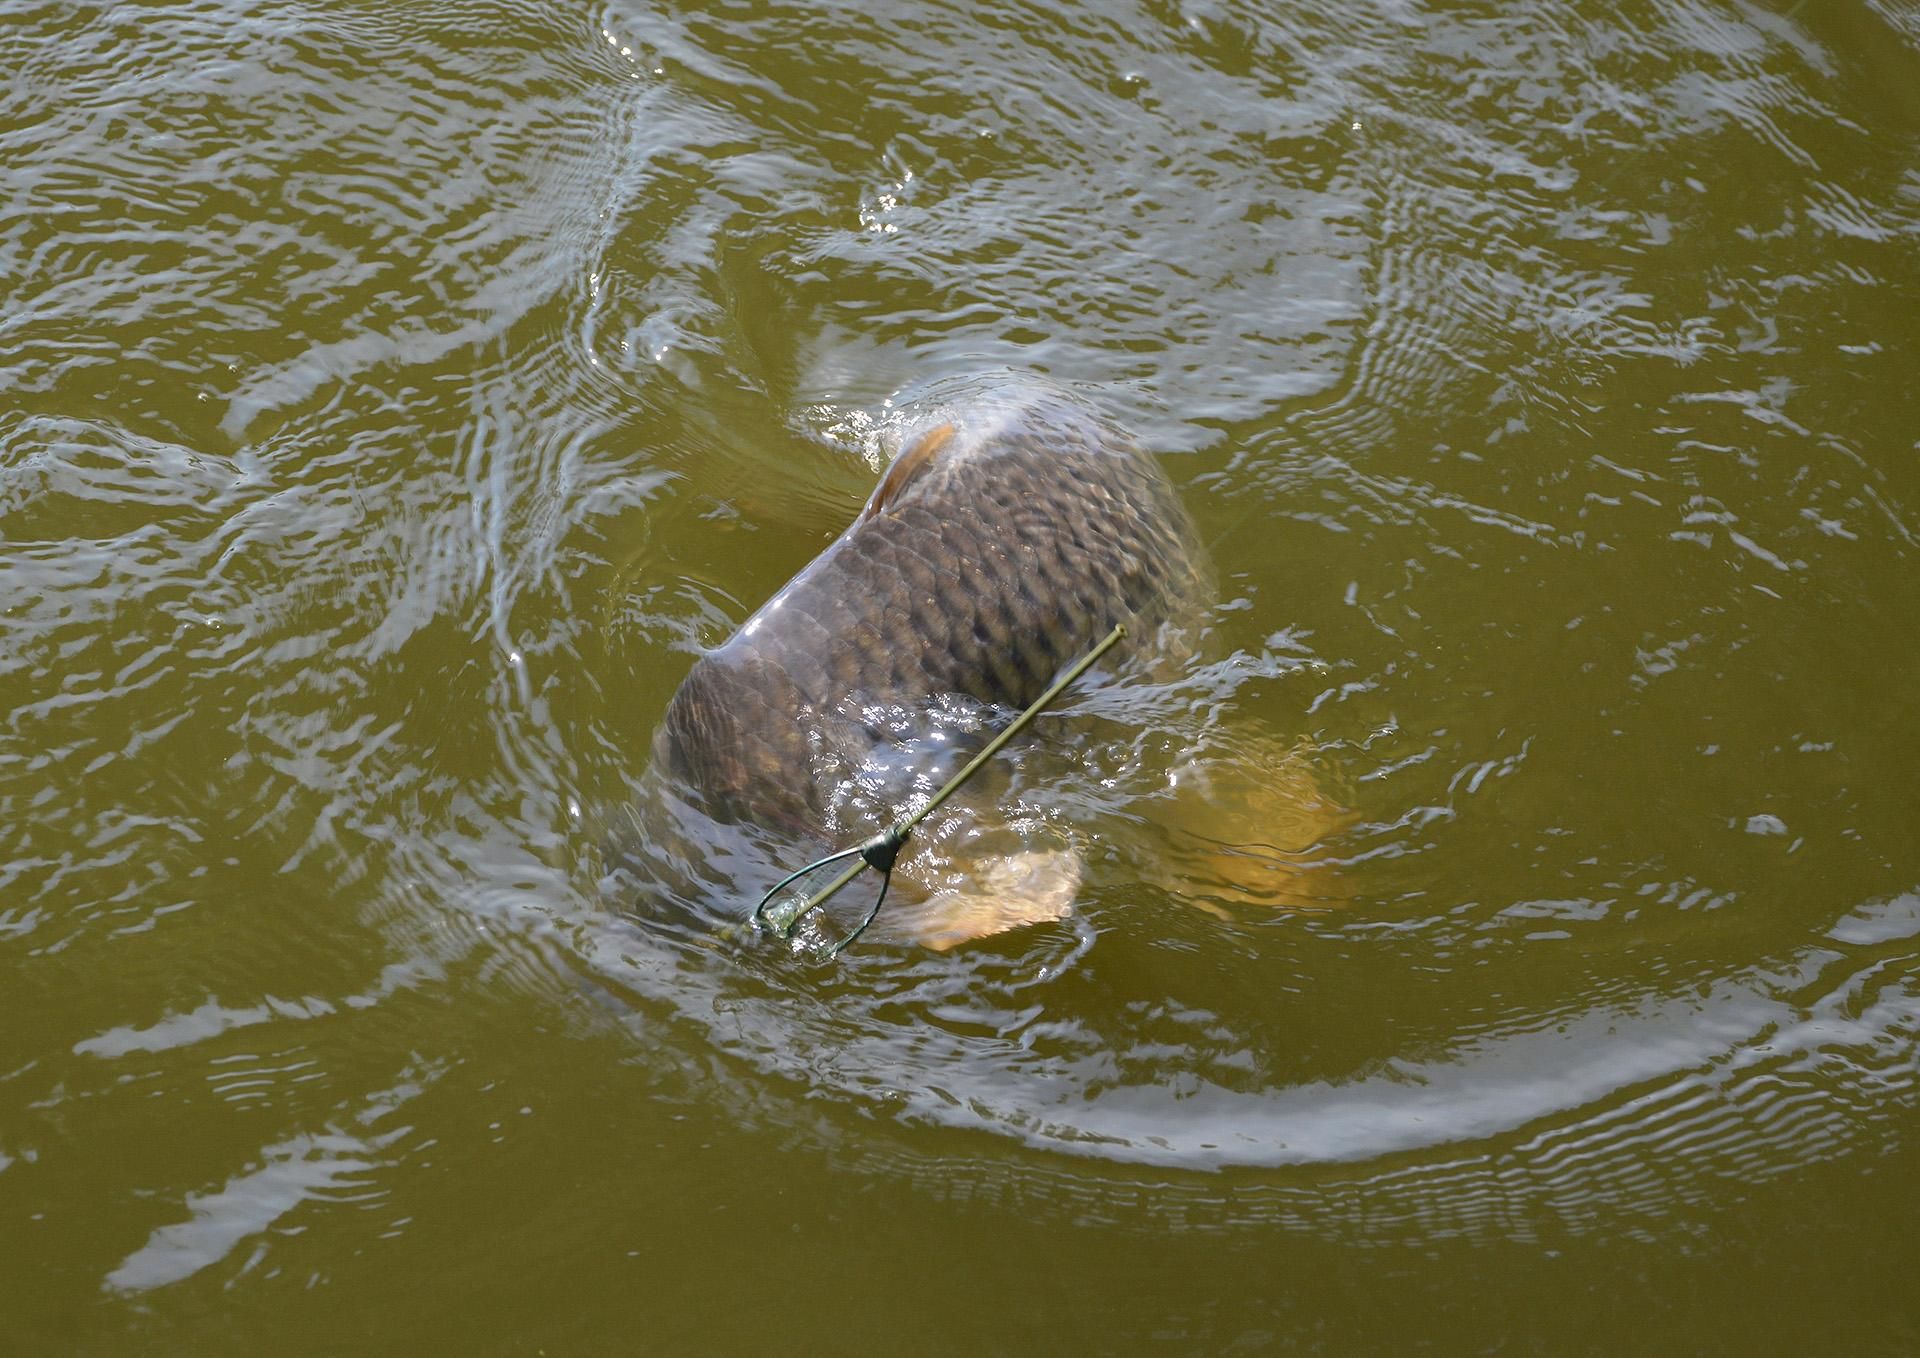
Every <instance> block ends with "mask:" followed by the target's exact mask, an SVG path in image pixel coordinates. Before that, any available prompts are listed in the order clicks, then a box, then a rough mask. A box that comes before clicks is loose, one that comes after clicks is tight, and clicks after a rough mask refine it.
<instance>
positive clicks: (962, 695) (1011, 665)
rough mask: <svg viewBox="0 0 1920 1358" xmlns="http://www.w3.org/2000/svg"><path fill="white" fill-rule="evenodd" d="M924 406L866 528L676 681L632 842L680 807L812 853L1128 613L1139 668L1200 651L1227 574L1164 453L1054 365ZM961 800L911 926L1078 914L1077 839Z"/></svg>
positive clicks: (882, 811) (752, 894) (914, 861)
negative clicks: (999, 817) (1056, 383)
mask: <svg viewBox="0 0 1920 1358" xmlns="http://www.w3.org/2000/svg"><path fill="white" fill-rule="evenodd" d="M916 412H917V413H916V415H915V417H914V419H913V420H912V421H911V422H910V423H909V424H908V425H907V426H906V427H905V429H904V430H903V432H902V435H901V437H900V440H899V451H898V453H897V454H896V455H895V457H894V458H893V460H892V463H891V465H890V466H889V467H888V468H887V471H886V474H885V475H884V476H883V477H882V479H881V481H880V484H879V485H878V487H876V488H875V490H874V491H873V493H872V495H871V497H870V498H869V499H868V501H867V503H866V506H865V508H864V509H862V510H861V512H860V514H859V516H858V517H857V518H856V519H855V520H854V522H853V523H852V524H851V525H850V526H849V527H848V528H847V529H846V531H845V532H843V533H842V534H841V535H840V537H839V538H838V539H837V540H836V541H835V542H834V543H833V544H832V545H831V546H829V547H828V548H827V549H826V550H825V551H824V552H822V553H821V554H820V555H819V556H818V557H816V558H815V559H814V560H813V561H812V562H811V563H809V564H808V565H807V566H806V567H805V569H803V570H802V571H801V572H800V573H799V574H798V575H796V576H795V577H794V578H793V579H792V580H790V581H789V582H788V583H787V584H786V585H785V587H783V588H782V589H781V590H780V591H779V592H778V593H777V594H775V595H774V596H773V598H771V599H769V600H768V601H767V602H766V603H765V604H764V605H762V606H761V607H760V608H759V609H758V610H757V611H756V612H755V613H754V614H753V615H752V616H751V617H750V618H748V619H747V621H746V622H745V623H744V624H743V625H742V626H741V627H740V629H739V631H737V632H736V633H735V634H734V635H733V636H732V637H731V638H730V639H729V640H728V641H727V642H726V643H725V644H723V645H721V646H720V647H719V648H717V649H715V650H713V651H711V652H709V653H707V654H706V655H704V656H702V657H701V658H700V659H699V661H698V662H696V663H695V665H694V667H693V669H692V672H691V673H689V674H688V675H687V677H686V680H685V681H684V682H683V683H682V684H681V685H680V687H679V689H678V691H677V692H675V694H674V695H673V698H672V701H671V702H670V703H669V704H668V707H667V711H666V715H665V718H664V720H663V721H662V722H661V724H660V726H659V728H658V730H657V732H656V734H655V737H654V741H653V752H652V754H653V766H652V768H651V770H650V771H649V775H648V778H649V784H650V786H649V787H648V788H647V789H646V790H645V792H643V796H642V799H641V802H640V804H639V805H640V808H641V809H639V810H638V811H637V812H636V815H635V818H634V824H633V825H632V827H630V831H629V833H628V835H627V836H626V839H627V844H626V845H625V846H624V849H623V850H622V851H621V852H622V854H623V856H633V855H642V854H644V853H645V852H646V851H647V849H648V847H649V845H650V843H655V842H657V841H659V840H660V839H662V838H663V837H665V836H667V835H668V834H669V833H670V832H669V830H668V828H667V823H668V820H669V819H671V818H670V817H666V816H664V815H663V814H662V812H661V807H662V806H663V804H664V801H666V800H671V801H674V802H675V803H677V806H678V810H679V814H680V815H681V817H682V818H684V814H685V812H686V811H687V810H688V809H689V808H691V809H692V810H693V811H694V812H695V813H696V814H697V815H699V816H702V817H707V818H710V819H711V820H712V821H714V822H718V823H720V824H736V825H749V826H755V827H761V828H763V829H765V830H768V831H772V832H774V833H775V834H776V835H777V836H784V837H785V838H786V839H787V840H788V841H790V842H791V843H792V844H793V845H794V846H795V847H794V849H793V850H792V853H793V854H794V856H795V864H794V865H796V866H797V863H798V862H799V861H804V858H803V857H801V855H806V856H811V853H812V852H813V851H817V849H818V848H819V847H820V846H822V845H826V844H833V845H836V846H839V845H845V844H849V843H853V842H857V841H858V840H859V839H861V838H864V837H865V836H866V835H868V834H870V833H872V832H873V831H874V830H876V829H878V828H882V827H884V826H885V825H887V824H889V823H891V822H892V821H893V820H894V819H895V818H896V817H897V816H898V815H899V814H901V813H903V812H905V811H907V810H909V809H910V808H911V804H912V803H913V799H914V798H915V797H916V796H917V797H920V798H922V799H924V797H925V796H926V795H927V794H928V793H929V792H930V791H931V789H932V788H933V787H934V786H937V784H938V782H939V781H940V780H941V778H943V777H944V776H945V775H946V774H947V773H948V772H951V770H952V769H953V768H954V767H955V766H957V763H958V761H959V760H960V759H961V758H964V757H965V756H966V755H967V754H968V753H970V752H971V750H972V749H975V748H977V747H978V746H979V745H980V744H982V743H984V741H985V739H986V738H988V737H989V736H990V735H991V733H992V731H993V730H995V729H997V728H998V727H999V726H1000V725H1004V724H1005V721H1006V720H1008V719H1010V717H1011V715H1012V714H1013V713H1014V712H1016V711H1018V710H1019V709H1021V708H1024V707H1025V706H1027V705H1028V704H1030V703H1031V702H1033V700H1034V699H1036V698H1037V697H1038V696H1039V695H1040V694H1041V693H1042V691H1043V690H1045V688H1046V687H1047V686H1048V684H1049V683H1051V682H1052V681H1053V679H1054V678H1055V677H1056V676H1057V675H1058V674H1059V673H1060V672H1061V671H1062V670H1063V669H1065V668H1066V667H1067V666H1069V665H1071V664H1072V663H1073V662H1074V661H1075V660H1076V659H1077V658H1079V657H1080V656H1081V655H1082V654H1084V653H1085V652H1086V651H1088V650H1089V649H1090V648H1091V647H1092V646H1093V645H1094V644H1095V643H1096V642H1097V641H1099V640H1100V639H1101V638H1102V637H1103V636H1105V635H1106V633H1107V632H1109V631H1110V630H1111V629H1112V628H1113V627H1114V625H1115V624H1118V623H1125V624H1126V625H1127V627H1128V634H1129V639H1128V641H1127V642H1126V643H1124V645H1125V646H1127V647H1128V648H1130V649H1131V650H1132V652H1133V655H1132V656H1131V663H1132V664H1134V665H1139V664H1143V663H1145V664H1151V663H1152V662H1153V661H1155V660H1160V661H1163V662H1169V663H1178V662H1179V660H1180V659H1181V658H1182V656H1183V655H1184V654H1185V652H1186V648H1187V646H1188V645H1189V644H1190V641H1191V636H1192V634H1194V633H1196V632H1197V630H1198V624H1199V620H1200V618H1201V616H1202V614H1203V612H1204V608H1205V605H1206V603H1207V601H1208V600H1209V599H1210V597H1211V590H1212V573H1211V569H1210V567H1209V565H1208V562H1207V558H1206V553H1205V550H1204V549H1203V547H1202V546H1201V544H1200V542H1199V540H1198V537H1197V535H1196V533H1195V530H1194V526H1193V522H1192V520H1191V519H1190V518H1189V517H1188V514H1187V512H1186V510H1185V508H1184V507H1183V506H1182V504H1181V502H1180V498H1179V496H1178V495H1177V494H1176V492H1175V491H1174V488H1173V486H1172V485H1171V484H1170V482H1169V481H1168V479H1167V477H1166V474H1165V473H1164V472H1163V471H1162V470H1161V468H1160V466H1159V464H1158V463H1157V462H1156V461H1155V459H1154V458H1153V457H1152V456H1150V455H1149V454H1148V453H1147V452H1146V451H1145V450H1143V449H1142V448H1141V447H1140V446H1139V445H1138V444H1137V443H1135V442H1134V441H1133V440H1132V439H1131V438H1130V437H1128V436H1127V435H1126V434H1124V433H1123V432H1122V431H1120V430H1119V429H1117V428H1115V427H1114V426H1112V425H1111V424H1109V423H1107V422H1106V421H1105V420H1103V419H1102V418H1100V417H1099V416H1098V415H1097V414H1096V413H1095V412H1094V411H1093V410H1092V409H1091V408H1090V407H1088V406H1087V405H1086V404H1085V403H1083V402H1082V401H1080V400H1079V399H1077V398H1076V397H1075V396H1073V395H1071V394H1069V393H1067V392H1065V391H1063V390H1061V389H1058V388H1055V387H1052V386H1050V385H1045V384H1042V383H1039V382H1023V383H1020V384H1018V385H1013V386H1001V387H998V388H987V389H983V388H979V387H975V388H972V389H971V390H969V391H968V392H967V393H966V394H965V395H964V396H963V397H961V398H958V399H947V400H933V401H929V402H925V403H923V404H922V405H920V406H918V407H917V408H916ZM1119 658H1121V657H1119V656H1118V654H1117V653H1116V656H1115V657H1110V659H1109V663H1112V661H1113V660H1114V659H1119ZM1216 772H1217V771H1216ZM1263 777H1264V775H1257V776H1256V779H1255V781H1260V779H1261V778H1263ZM1190 781H1191V780H1190ZM649 808H651V809H649ZM943 814H944V813H943ZM958 815H959V819H958V820H949V821H948V822H947V825H946V830H945V833H943V832H942V830H941V828H940V827H938V826H934V825H932V824H931V823H930V825H929V827H928V828H927V829H926V830H924V831H922V832H921V834H920V835H919V836H917V838H919V839H923V840H927V841H930V842H931V847H928V846H925V845H923V846H920V847H922V848H923V849H924V850H925V851H923V852H919V853H916V852H915V848H916V846H915V844H914V843H912V842H910V844H909V850H908V853H907V854H905V855H904V856H903V857H902V860H901V865H900V873H901V875H902V876H903V877H904V878H905V879H906V880H907V883H908V890H907V891H906V892H904V893H902V895H903V896H904V897H905V898H906V899H905V901H904V902H903V904H902V905H901V907H900V909H899V910H898V911H897V912H896V911H895V910H894V909H893V907H891V906H890V907H889V911H888V914H889V915H893V916H896V918H895V919H894V920H893V922H892V932H893V933H894V934H895V936H897V937H904V938H909V939H913V940H916V941H918V942H921V943H925V944H928V945H930V946H934V947H947V946H951V945H952V944H954V943H957V942H961V941H964V940H966V939H969V938H974V937H979V936H982V935H985V934H991V933H997V932H1000V931H1002V930H1005V929H1009V928H1013V927H1016V926H1019V925H1022V924H1028V923H1033V922H1038V921H1042V920H1050V919H1057V918H1060V917H1061V916H1063V915H1064V914H1066V913H1067V912H1068V910H1069V909H1070V907H1071V903H1072V900H1073V896H1074V893H1075V891H1076V890H1077V888H1078V884H1079V880H1080V859H1079V855H1078V853H1077V852H1076V851H1075V849H1074V847H1073V846H1072V845H1071V844H1070V843H1065V844H1063V843H1060V842H1058V841H1057V838H1056V839H1055V840H1052V841H1049V840H1048V839H1047V838H1046V836H1044V835H1043V836H1041V838H1040V842H1038V843H1036V842H1035V841H1034V838H1033V836H1032V835H1027V836H1025V837H1024V838H1023V837H1022V836H1020V835H1017V834H1016V835H1012V836H1009V835H1008V834H1006V833H1004V828H1005V827H998V828H999V829H1001V830H1002V831H1003V832H1002V833H1000V834H997V835H996V834H994V833H992V831H993V830H994V829H995V828H996V827H994V826H993V825H992V824H991V821H992V813H991V810H990V809H988V808H984V807H983V806H982V804H981V802H980V801H979V800H978V799H976V800H975V801H974V803H973V806H972V809H971V811H968V809H967V808H966V806H965V804H964V803H963V804H962V807H961V809H960V812H959V813H958ZM983 822H985V823H983ZM956 826H957V827H958V828H956ZM942 846H944V847H942ZM656 847H657V844H656ZM765 873H766V876H767V881H765V882H759V881H748V882H741V883H739V884H738V888H739V890H740V893H741V899H742V901H744V902H745V903H747V904H750V903H751V901H752V900H753V899H755V898H757V897H758V895H759V893H760V892H761V891H762V890H764V889H765V888H766V887H767V886H769V885H771V883H772V881H773V880H774V879H775V878H777V877H778V876H779V875H780V872H779V870H778V865H777V864H768V865H766V867H765ZM915 886H917V888H918V890H917V891H916V890H915V889H914V887H915ZM890 899H892V898H890Z"/></svg>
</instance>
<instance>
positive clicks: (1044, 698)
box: [752, 624, 1127, 957]
mask: <svg viewBox="0 0 1920 1358" xmlns="http://www.w3.org/2000/svg"><path fill="white" fill-rule="evenodd" d="M1126 634H1127V629H1126V627H1125V625H1124V624H1121V625H1116V626H1115V627H1114V629H1113V630H1112V631H1111V632H1109V633H1107V635H1106V636H1105V637H1103V638H1101V640H1100V643H1099V644H1098V645H1097V646H1095V647H1094V648H1093V649H1092V650H1090V651H1088V652H1087V653H1086V654H1085V655H1083V656H1081V657H1080V659H1078V660H1077V661H1075V662H1074V664H1073V667H1072V668H1071V669H1069V670H1068V671H1067V672H1066V673H1065V674H1062V675H1061V676H1060V677H1059V678H1058V679H1056V680H1054V681H1053V683H1052V684H1051V685H1050V686H1049V687H1048V688H1047V691H1046V692H1045V693H1042V694H1041V695H1040V696H1039V697H1038V698H1035V699H1034V700H1033V704H1032V706H1030V707H1028V708H1027V710H1026V711H1024V712H1022V713H1021V714H1020V715H1019V716H1017V717H1015V718H1014V719H1013V720H1012V721H1011V722H1009V723H1008V724H1007V728H1006V729H1005V730H1004V731H1002V732H1001V733H1000V734H999V735H997V736H995V737H994V738H993V739H992V740H990V741H988V742H987V744H986V746H985V748H983V749H982V750H981V751H980V753H979V754H977V755H975V756H974V757H973V758H972V759H970V760H968V761H967V766H966V767H965V768H963V769H961V770H960V772H958V773H956V774H954V775H953V777H951V778H949V779H948V780H947V781H946V783H945V784H944V785H943V786H942V787H941V789H940V790H939V791H938V792H936V793H934V794H933V797H932V799H931V800H929V801H928V802H927V804H926V805H925V806H923V807H921V808H920V809H919V810H918V811H916V812H914V813H913V814H912V815H911V816H907V817H906V818H904V819H902V820H899V821H896V822H895V823H894V824H893V825H892V826H891V827H889V828H888V829H886V830H883V831H881V832H880V833H879V834H877V835H875V836H874V837H873V838H872V839H869V840H867V841H866V842H865V843H864V844H856V845H855V846H854V847H853V848H851V849H841V850H840V851H839V852H837V853H830V854H828V855H827V856H826V857H824V858H816V859H814V860H813V862H811V863H809V864H807V865H806V866H805V867H803V868H801V869H799V870H798V871H797V872H790V873H788V874H787V875H786V876H785V877H782V878H781V879H780V880H779V881H778V882H776V883H774V885H773V889H772V890H771V891H769V892H767V894H766V895H764V896H762V897H761V898H760V903H759V904H758V905H756V906H754V907H753V917H752V922H753V923H754V924H755V925H761V926H764V925H771V926H772V927H773V930H774V932H775V933H777V934H779V935H780V936H781V937H782V938H788V937H791V936H792V934H793V930H794V926H795V925H797V924H799V923H800V921H801V920H803V919H805V918H806V917H807V916H808V915H810V914H812V913H813V912H814V911H815V910H817V909H819V908H820V907H821V906H822V905H825V904H826V903H827V901H828V900H830V899H832V898H833V897H834V896H835V895H837V894H838V893H839V892H840V891H841V890H842V889H843V888H844V887H845V886H846V885H847V883H849V882H851V881H852V880H853V879H854V878H856V877H858V876H859V875H860V873H861V872H862V871H863V870H864V869H866V868H872V869H873V870H874V871H875V872H877V873H879V874H880V894H879V895H878V896H876V897H875V898H874V902H873V908H872V909H871V910H869V911H867V914H866V917H865V918H864V919H862V920H861V921H860V924H859V927H858V928H856V929H855V930H854V931H853V932H852V933H850V934H848V935H847V936H846V937H845V938H843V939H841V940H840V941H839V942H838V943H836V944H834V945H833V947H832V948H830V949H828V950H827V956H829V957H838V956H839V955H840V954H841V953H842V952H843V951H845V950H846V949H847V948H848V947H850V946H852V944H853V942H854V940H856V939H858V938H859V937H860V935H862V934H864V933H865V932H866V931H867V926H868V925H870V924H872V923H873V921H874V919H875V918H876V917H878V915H879V914H880V907H881V905H883V904H884V903H885V902H886V899H887V888H888V887H890V886H892V885H893V865H894V862H895V860H897V859H898V858H899V857H900V846H901V845H903V844H905V843H906V842H907V836H908V835H910V834H912V833H913V827H914V826H916V825H918V824H919V823H920V822H921V821H923V820H925V819H926V818H927V817H928V816H930V815H932V814H933V812H934V811H935V810H936V809H937V808H938V807H939V806H940V804H941V803H942V802H944V801H946V800H947V798H949V797H951V796H952V795H953V794H954V792H956V791H957V790H958V789H959V787H960V785H961V784H962V783H965V782H966V781H967V779H969V778H971V777H973V775H974V774H975V773H977V772H979V770H980V768H981V767H982V766H983V765H984V764H985V763H986V762H987V761H988V760H989V759H991V758H993V756H994V755H996V754H998V753H1000V750H1001V749H1002V748H1003V747H1004V746H1005V745H1006V743H1007V742H1008V741H1010V740H1012V739H1013V738H1014V737H1015V736H1017V735H1019V734H1020V732H1022V731H1023V730H1025V729H1026V726H1027V723H1028V722H1030V721H1032V720H1033V719H1034V718H1035V717H1037V716H1038V715H1040V712H1041V710H1042V709H1043V708H1045V707H1046V706H1047V704H1049V703H1051V702H1052V701H1053V700H1054V699H1055V698H1057V697H1059V696H1060V694H1061V692H1062V691H1063V690H1064V689H1065V688H1066V687H1067V685H1069V684H1071V683H1072V682H1073V681H1074V680H1076V679H1078V678H1079V677H1080V676H1081V675H1083V674H1085V673H1086V672H1087V671H1088V670H1089V669H1090V668H1092V666H1093V663H1094V662H1095V661H1096V660H1098V659H1099V658H1100V657H1101V656H1103V655H1105V654H1106V653H1107V652H1108V651H1109V650H1111V649H1113V647H1114V645H1115V644H1116V643H1118V642H1119V640H1120V639H1121V638H1122V637H1124V636H1125V635H1126ZM847 858H858V859H859V861H858V862H857V863H854V864H852V865H851V866H850V867H848V868H847V870H846V871H845V872H842V873H841V874H840V875H839V876H838V877H836V878H834V879H833V880H832V881H831V882H829V883H828V884H827V885H826V886H824V887H822V888H821V889H820V890H818V891H816V892H814V893H813V895H811V896H809V897H807V898H806V899H805V900H804V901H802V902H800V903H799V904H798V905H791V904H787V903H783V904H782V906H781V907H779V908H776V909H773V910H769V909H768V908H767V905H768V903H769V902H770V901H772V900H773V898H774V897H775V896H778V895H779V894H780V893H781V892H782V891H785V890H786V889H787V888H788V887H789V886H791V885H793V884H794V883H795V882H797V881H799V880H800V879H801V878H802V877H805V876H806V875H807V874H808V873H810V872H814V871H816V870H818V869H820V868H824V867H826V866H828V865H829V864H832V863H838V862H840V861H841V860H842V859H847Z"/></svg>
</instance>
